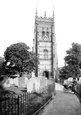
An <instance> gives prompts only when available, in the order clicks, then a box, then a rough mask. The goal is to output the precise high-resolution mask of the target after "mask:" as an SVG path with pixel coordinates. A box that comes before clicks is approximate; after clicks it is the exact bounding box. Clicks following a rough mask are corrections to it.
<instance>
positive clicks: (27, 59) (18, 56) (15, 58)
mask: <svg viewBox="0 0 81 115" xmlns="http://www.w3.org/2000/svg"><path fill="white" fill-rule="evenodd" d="M29 49H30V48H29V47H28V46H27V45H26V44H25V43H16V44H12V45H10V46H9V47H7V49H6V51H5V52H4V57H5V60H6V61H5V65H6V70H7V73H10V74H14V73H16V72H17V73H20V74H21V73H22V72H24V71H26V72H32V71H33V70H34V69H35V63H36V62H38V58H37V57H36V56H35V54H34V53H33V52H30V51H29Z"/></svg>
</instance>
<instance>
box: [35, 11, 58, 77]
mask: <svg viewBox="0 0 81 115" xmlns="http://www.w3.org/2000/svg"><path fill="white" fill-rule="evenodd" d="M54 36H55V34H54V11H53V16H52V17H51V18H47V17H46V12H45V13H44V17H39V16H38V15H37V11H36V16H35V29H34V39H33V51H34V52H35V53H36V56H38V58H39V64H37V66H36V71H35V75H36V76H37V77H40V76H46V77H47V78H49V77H51V76H52V77H54V76H55V69H56V67H57V66H56V64H57V62H56V60H57V59H56V45H55V37H54Z"/></svg>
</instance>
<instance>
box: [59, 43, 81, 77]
mask: <svg viewBox="0 0 81 115" xmlns="http://www.w3.org/2000/svg"><path fill="white" fill-rule="evenodd" d="M66 53H67V54H66V56H65V58H64V60H65V66H64V67H62V68H61V69H60V71H59V72H60V77H61V78H63V79H66V78H69V77H77V75H78V74H79V73H80V68H81V45H80V44H78V43H72V48H70V49H69V50H67V51H66Z"/></svg>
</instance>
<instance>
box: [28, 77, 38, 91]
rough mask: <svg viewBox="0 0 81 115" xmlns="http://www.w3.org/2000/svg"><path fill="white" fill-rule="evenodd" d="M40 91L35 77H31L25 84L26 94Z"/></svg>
mask: <svg viewBox="0 0 81 115" xmlns="http://www.w3.org/2000/svg"><path fill="white" fill-rule="evenodd" d="M39 89H40V81H39V79H38V78H37V77H34V76H33V77H32V78H30V79H29V80H28V82H27V92H30V93H31V92H34V91H35V92H38V91H39Z"/></svg>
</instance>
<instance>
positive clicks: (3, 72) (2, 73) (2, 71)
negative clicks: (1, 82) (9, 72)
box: [0, 57, 6, 76]
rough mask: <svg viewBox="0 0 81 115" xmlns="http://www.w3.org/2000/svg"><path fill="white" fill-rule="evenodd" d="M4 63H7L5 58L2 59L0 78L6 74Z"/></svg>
mask: <svg viewBox="0 0 81 115" xmlns="http://www.w3.org/2000/svg"><path fill="white" fill-rule="evenodd" d="M4 62H5V60H4V58H3V57H0V76H1V75H4V74H5V73H6V71H5V66H4Z"/></svg>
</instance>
